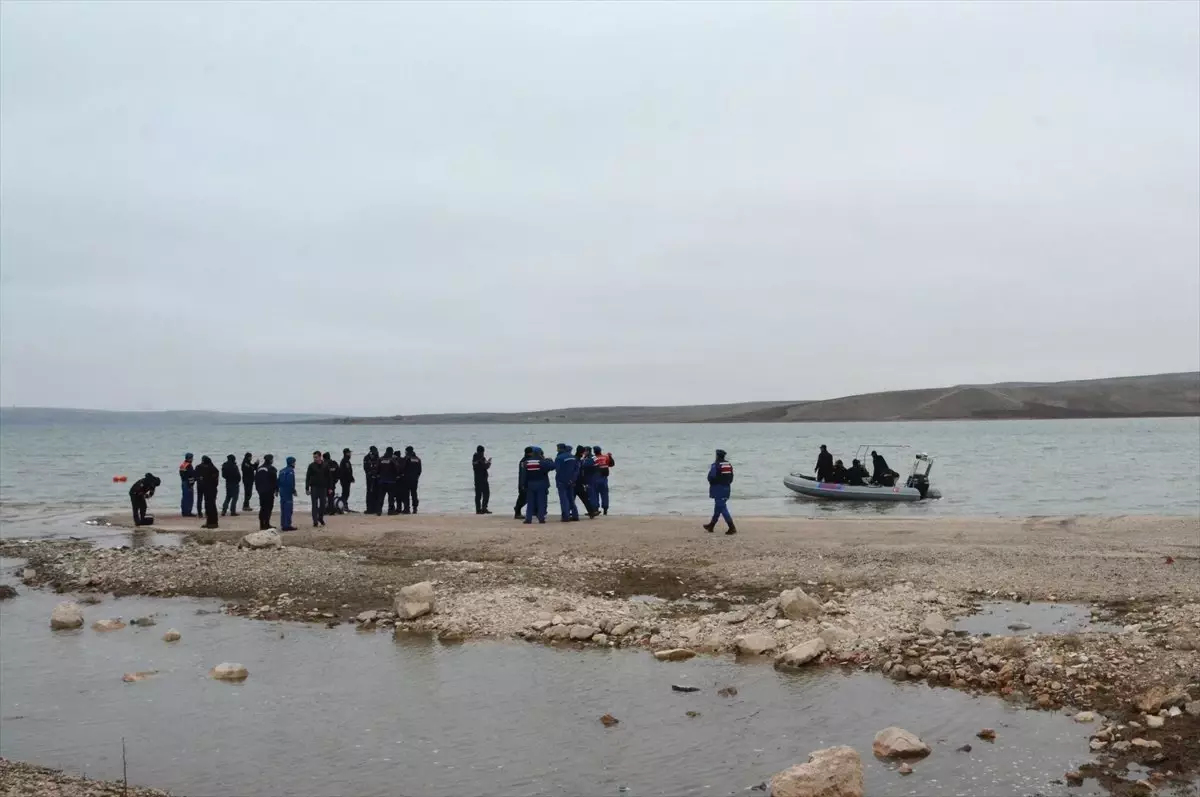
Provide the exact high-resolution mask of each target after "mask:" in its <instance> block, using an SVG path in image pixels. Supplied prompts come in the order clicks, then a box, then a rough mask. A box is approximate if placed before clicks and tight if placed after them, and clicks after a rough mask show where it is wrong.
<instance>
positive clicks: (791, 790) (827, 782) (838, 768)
mask: <svg viewBox="0 0 1200 797" xmlns="http://www.w3.org/2000/svg"><path fill="white" fill-rule="evenodd" d="M771 797H863V768H862V759H861V758H859V755H858V753H857V752H855V750H854V748H853V747H830V748H828V749H826V750H817V751H816V752H815V753H812V754H811V755H809V757H808V763H807V764H800V765H799V766H795V767H792V768H791V769H785V770H784V771H783V772H780V773H779V774H778V775H776V776H775V777H773V778H771Z"/></svg>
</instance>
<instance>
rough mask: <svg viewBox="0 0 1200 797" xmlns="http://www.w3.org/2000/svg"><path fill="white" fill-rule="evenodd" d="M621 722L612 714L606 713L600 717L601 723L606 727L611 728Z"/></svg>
mask: <svg viewBox="0 0 1200 797" xmlns="http://www.w3.org/2000/svg"><path fill="white" fill-rule="evenodd" d="M619 722H620V720H619V719H617V718H616V717H614V716H613V715H612V714H605V715H604V716H603V717H601V718H600V724H602V725H603V726H604V727H605V728H611V727H612V726H614V725H616V724H617V723H619Z"/></svg>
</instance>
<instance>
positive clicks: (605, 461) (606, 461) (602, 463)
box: [596, 454, 612, 476]
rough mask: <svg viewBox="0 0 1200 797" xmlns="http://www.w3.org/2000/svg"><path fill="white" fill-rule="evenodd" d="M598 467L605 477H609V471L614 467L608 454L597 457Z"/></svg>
mask: <svg viewBox="0 0 1200 797" xmlns="http://www.w3.org/2000/svg"><path fill="white" fill-rule="evenodd" d="M596 467H597V468H599V469H600V471H601V472H602V473H603V474H604V475H605V476H607V475H608V469H609V468H611V467H612V458H611V457H609V456H608V454H598V455H596Z"/></svg>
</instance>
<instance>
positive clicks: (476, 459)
mask: <svg viewBox="0 0 1200 797" xmlns="http://www.w3.org/2000/svg"><path fill="white" fill-rule="evenodd" d="M484 450H485V449H484V447H483V446H475V454H474V455H473V456H472V457H471V472H472V474H473V475H474V477H475V514H476V515H490V514H492V512H491V510H489V509H488V499H490V498H491V497H492V488H491V487H490V486H489V485H488V469H490V468H491V467H492V460H491V458H490V457H488V456H487V455H486V454H485V453H484Z"/></svg>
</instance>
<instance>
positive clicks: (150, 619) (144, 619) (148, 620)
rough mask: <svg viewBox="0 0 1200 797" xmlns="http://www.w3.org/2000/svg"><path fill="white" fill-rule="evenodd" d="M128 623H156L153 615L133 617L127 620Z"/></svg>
mask: <svg viewBox="0 0 1200 797" xmlns="http://www.w3.org/2000/svg"><path fill="white" fill-rule="evenodd" d="M129 624H130V625H140V626H148V625H157V623H156V622H155V621H154V618H153V617H135V618H133V619H132V620H130V621H129Z"/></svg>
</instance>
